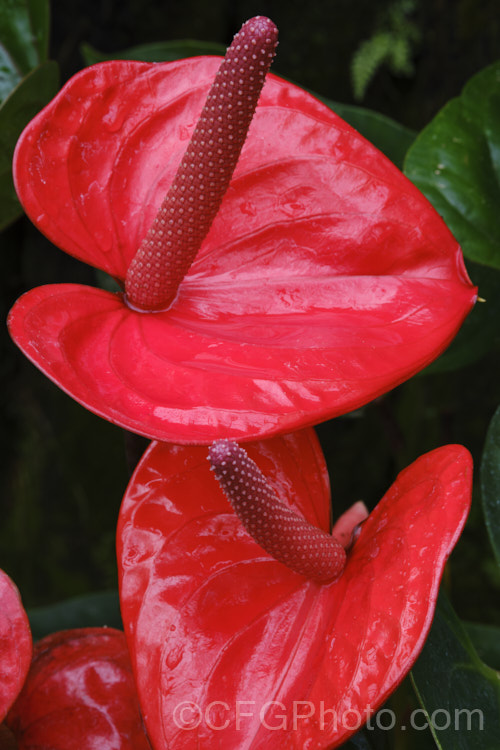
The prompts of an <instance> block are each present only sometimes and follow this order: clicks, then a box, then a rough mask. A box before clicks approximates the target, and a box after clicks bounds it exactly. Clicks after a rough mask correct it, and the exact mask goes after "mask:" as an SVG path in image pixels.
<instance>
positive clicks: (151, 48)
mask: <svg viewBox="0 0 500 750" xmlns="http://www.w3.org/2000/svg"><path fill="white" fill-rule="evenodd" d="M80 52H81V54H82V57H83V59H84V60H85V63H86V65H94V64H95V63H98V62H104V61H105V60H142V61H144V62H170V61H171V60H180V59H182V58H184V57H196V56H198V55H222V56H224V54H225V52H226V48H225V47H224V45H223V44H216V43H215V42H200V41H197V40H195V39H181V40H179V41H172V42H157V43H151V44H141V45H138V46H137V47H130V48H129V49H126V50H121V51H120V52H111V53H106V52H100V51H99V50H96V49H94V47H91V46H90V45H89V44H82V45H81V47H80Z"/></svg>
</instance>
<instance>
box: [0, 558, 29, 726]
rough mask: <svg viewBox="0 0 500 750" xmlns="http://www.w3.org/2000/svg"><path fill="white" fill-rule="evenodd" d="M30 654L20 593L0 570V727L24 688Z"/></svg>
mask: <svg viewBox="0 0 500 750" xmlns="http://www.w3.org/2000/svg"><path fill="white" fill-rule="evenodd" d="M31 653H32V640H31V630H30V626H29V622H28V617H27V615H26V612H25V610H24V607H23V605H22V602H21V597H20V596H19V591H18V590H17V587H16V586H15V584H14V583H13V582H12V581H11V579H10V578H9V576H8V575H7V574H6V573H4V572H3V570H0V724H1V723H2V721H3V719H4V717H5V715H6V714H7V711H8V710H9V708H10V707H11V705H12V704H13V703H14V701H15V699H16V698H17V696H18V694H19V692H20V690H21V688H22V686H23V683H24V680H25V678H26V675H27V673H28V669H29V666H30V662H31Z"/></svg>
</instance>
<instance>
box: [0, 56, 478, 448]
mask: <svg viewBox="0 0 500 750" xmlns="http://www.w3.org/2000/svg"><path fill="white" fill-rule="evenodd" d="M219 64H220V59H219V58H208V57H207V58H193V59H189V60H183V61H179V62H175V63H166V64H156V65H152V64H146V63H133V62H122V61H119V62H111V63H103V64H100V65H96V66H94V67H91V68H88V69H86V70H84V71H82V72H81V73H79V74H78V75H76V76H75V77H74V78H73V79H71V81H69V83H68V84H67V85H66V86H65V87H64V88H63V89H62V91H61V92H60V93H59V95H58V96H57V97H56V98H55V99H54V100H53V102H52V103H51V104H49V105H48V107H46V108H45V109H44V110H43V111H42V112H41V113H40V114H39V115H38V116H37V117H36V118H35V119H34V120H33V121H32V123H31V124H30V125H29V126H28V127H27V129H26V130H25V131H24V133H23V135H22V136H21V139H20V141H19V144H18V146H17V150H16V155H15V165H14V175H15V183H16V187H17V190H18V194H19V197H20V199H21V201H22V203H23V206H24V208H25V209H26V211H27V213H28V215H29V216H30V218H31V219H32V221H34V223H35V224H36V225H37V226H38V227H39V229H40V230H41V231H43V232H44V233H45V234H46V235H47V236H48V237H49V238H50V239H51V240H52V241H53V242H54V243H55V244H57V245H58V246H59V247H61V248H62V249H64V250H65V251H66V252H69V253H71V254H73V255H75V256H76V257H77V258H80V259H81V260H84V261H85V262H87V263H90V264H92V265H95V266H97V267H98V268H101V269H103V270H105V271H107V272H108V273H109V274H111V275H112V276H114V277H115V278H117V279H120V280H122V281H123V279H124V278H125V274H126V271H127V268H128V265H129V264H130V262H131V260H132V258H133V257H134V254H135V252H136V250H137V248H138V247H139V245H140V242H141V240H142V238H143V237H144V235H145V233H146V231H147V229H148V227H149V226H150V224H151V222H152V221H153V219H154V217H155V214H156V211H157V209H158V207H159V205H160V203H161V201H162V199H163V197H164V195H165V194H166V192H167V190H168V187H169V185H170V184H171V182H172V180H173V177H174V175H175V172H176V169H177V167H178V165H179V162H180V160H181V157H182V154H183V152H184V150H185V148H186V145H187V143H188V140H189V138H190V136H191V133H192V131H193V128H194V126H195V123H196V120H197V117H198V116H199V113H200V111H201V108H202V106H203V103H204V100H205V97H206V94H207V91H208V89H209V86H210V84H211V82H212V79H213V77H214V75H215V72H216V70H217V68H218V66H219ZM475 299H476V290H475V288H474V287H473V286H472V285H471V283H470V281H469V279H468V277H467V273H466V271H465V267H464V264H463V259H462V254H461V251H460V248H459V246H458V245H457V243H456V241H455V240H454V238H453V237H452V236H451V234H450V233H449V231H448V229H447V228H446V226H445V225H444V223H443V222H442V220H441V218H440V217H439V216H438V215H437V213H436V212H435V211H434V210H433V208H432V207H431V206H430V204H429V203H428V202H427V200H426V199H425V198H424V197H423V196H422V195H421V193H419V192H418V191H417V189H416V188H415V187H414V186H413V185H412V184H411V183H410V182H409V181H408V180H407V179H406V178H405V177H404V176H403V175H402V174H401V172H399V170H398V169H397V168H396V167H395V166H394V165H393V164H392V163H391V162H390V161H389V160H388V159H386V157H384V156H383V155H382V154H381V153H380V152H379V151H377V150H376V149H375V148H374V147H373V146H372V145H371V144H369V143H368V142H367V141H365V140H364V139H363V138H362V137H361V136H360V135H359V134H358V133H356V132H355V131H354V130H353V129H352V128H350V127H349V126H348V125H347V124H346V123H344V122H343V121H342V120H341V119H339V118H338V117H337V116H336V115H335V114H334V113H333V112H331V110H329V109H328V108H327V107H326V106H324V105H323V104H321V103H320V102H318V101H317V100H316V99H314V98H313V97H312V96H310V95H309V94H307V93H306V92H304V91H302V90H301V89H299V88H297V87H296V86H293V85H292V84H290V83H287V82H285V81H282V80H280V79H278V78H277V77H276V76H273V75H269V76H268V78H267V81H266V84H265V86H264V89H263V92H262V95H261V99H260V101H259V105H258V107H257V111H256V114H255V117H254V119H253V121H252V123H251V126H250V131H249V135H248V138H247V141H246V142H245V145H244V147H243V151H242V154H241V157H240V160H239V162H238V165H237V167H236V170H235V173H234V175H233V180H232V183H231V185H230V187H229V189H228V191H227V193H226V195H225V198H224V200H223V203H222V206H221V209H220V211H219V213H218V214H217V216H216V218H215V220H214V223H213V225H212V228H211V229H210V231H209V233H208V235H207V237H206V238H205V240H204V242H203V243H202V246H201V248H200V251H199V253H198V256H197V258H196V260H195V261H194V263H193V265H192V266H191V269H190V270H189V272H188V274H187V275H186V276H185V278H184V280H183V281H182V283H181V285H180V287H179V291H178V295H177V298H176V300H175V301H174V303H173V305H172V306H171V308H170V309H169V310H168V311H165V312H159V313H144V312H138V311H135V310H132V309H130V307H128V306H127V304H126V303H125V302H124V300H123V297H122V295H120V294H111V293H108V292H105V291H102V290H97V289H90V288H87V287H82V286H76V285H51V286H47V287H41V288H39V289H35V290H33V291H31V292H28V293H27V294H26V295H24V296H23V297H22V298H21V299H20V300H19V301H18V303H17V304H16V305H15V306H14V308H13V310H12V312H11V314H10V319H9V326H10V331H11V335H12V337H13V339H14V340H15V341H16V343H17V344H18V345H19V346H20V348H21V349H22V350H23V351H24V353H25V354H26V355H27V356H28V357H29V358H30V359H31V360H32V361H33V362H34V363H35V364H36V365H37V366H38V367H39V368H40V369H41V370H42V371H43V372H44V373H45V374H46V375H47V376H48V377H49V378H51V379H52V380H54V381H55V382H56V383H57V384H58V385H59V386H60V387H61V388H62V389H63V390H65V391H66V392H68V393H69V394H70V395H71V396H73V398H75V399H76V400H77V401H79V402H80V403H81V404H83V405H84V406H86V407H87V408H89V409H90V410H91V411H93V412H95V413H97V414H99V415H101V416H103V417H105V418H106V419H109V420H110V421H111V422H114V423H116V424H119V425H121V426H122V427H125V428H126V429H129V430H132V431H135V432H138V433H141V434H143V435H146V436H148V437H150V438H156V439H160V440H164V441H171V442H176V443H207V444H208V443H210V442H212V441H213V440H215V439H218V438H221V437H224V438H229V439H235V440H239V441H246V440H251V439H255V438H259V437H263V436H269V435H273V434H279V433H282V432H284V431H290V430H292V429H295V428H297V427H301V426H306V425H310V424H315V423H317V422H319V421H322V420H324V419H327V418H330V417H333V416H336V415H339V414H342V413H345V412H347V411H350V410H352V409H355V408H357V407H359V406H361V405H362V404H364V403H367V402H368V401H370V400H371V399H373V398H375V397H377V396H379V395H380V394H382V393H384V392H385V391H387V390H389V389H391V388H392V387H394V386H395V385H397V384H399V383H401V382H402V381H404V380H405V379H407V378H409V377H410V376H411V375H413V374H414V373H415V372H417V371H418V370H420V369H421V368H423V367H425V366H426V365H427V364H428V363H429V362H431V361H432V360H433V359H434V358H435V357H437V356H438V355H439V354H440V353H441V352H442V351H443V349H444V348H445V347H446V346H447V345H448V344H449V343H450V341H451V339H452V338H453V336H454V335H455V334H456V332H457V330H458V328H459V327H460V325H461V323H462V321H463V319H464V317H465V316H466V315H467V313H468V312H469V310H470V309H471V307H472V305H473V304H474V301H475Z"/></svg>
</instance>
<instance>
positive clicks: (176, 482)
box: [117, 430, 472, 750]
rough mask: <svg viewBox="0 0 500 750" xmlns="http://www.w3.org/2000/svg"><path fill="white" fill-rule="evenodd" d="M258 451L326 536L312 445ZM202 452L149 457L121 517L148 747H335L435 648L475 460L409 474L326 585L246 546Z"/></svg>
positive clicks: (291, 441)
mask: <svg viewBox="0 0 500 750" xmlns="http://www.w3.org/2000/svg"><path fill="white" fill-rule="evenodd" d="M247 447H248V452H249V455H250V456H251V458H252V459H253V460H254V461H256V463H257V464H258V465H259V467H260V468H261V470H262V471H263V472H264V473H265V474H266V475H267V476H268V478H269V479H270V481H271V484H272V485H273V487H274V488H275V490H276V491H277V492H278V493H279V495H280V497H281V499H282V500H283V502H286V503H287V504H290V505H291V506H292V507H294V508H295V509H297V510H298V511H299V512H301V513H302V514H303V515H304V516H305V517H306V518H307V519H308V520H309V521H310V522H312V523H315V524H317V525H318V526H320V527H321V528H323V529H329V525H330V522H329V507H330V500H329V491H328V484H327V482H326V480H325V467H324V462H323V458H322V455H321V453H320V451H319V448H318V445H317V443H316V440H315V437H314V434H313V432H312V431H309V430H305V431H301V432H298V433H294V434H292V435H286V436H283V437H281V438H274V439H271V440H267V441H263V442H260V443H251V444H249V445H248V446H247ZM206 454H207V451H206V449H204V448H202V447H197V448H186V447H181V446H167V445H163V444H159V443H157V444H153V445H152V446H151V447H150V449H149V450H148V451H147V453H146V454H145V456H144V458H143V459H142V461H141V463H140V464H139V466H138V468H137V470H136V473H135V475H134V477H133V478H132V481H131V483H130V485H129V488H128V490H127V493H126V495H125V498H124V501H123V505H122V509H121V512H120V521H119V527H118V537H117V538H118V559H119V570H120V588H121V591H120V596H121V603H122V614H123V618H124V623H125V630H126V635H127V639H128V643H129V647H130V650H131V658H132V662H133V664H134V669H135V675H136V680H137V686H138V692H139V699H140V701H141V703H142V709H143V713H144V719H145V722H146V726H147V728H148V732H149V734H150V737H151V740H152V743H153V744H154V747H155V749H156V750H166V748H171V747H175V748H176V750H195V749H196V748H198V747H211V748H212V747H213V748H217V750H243V749H245V750H247V748H250V747H251V748H259V750H275V748H276V747H280V748H284V749H285V748H286V750H303V748H307V749H308V750H327V748H332V747H336V746H337V745H338V744H340V743H341V742H343V741H344V740H345V739H346V738H347V736H348V735H349V734H351V733H352V732H353V731H355V730H356V729H357V728H358V727H359V724H360V723H361V722H362V721H364V720H366V718H367V717H368V716H369V714H370V712H371V711H373V710H375V709H376V708H377V707H378V706H379V705H380V704H381V702H382V701H383V700H385V698H386V697H387V695H388V694H389V693H390V691H391V690H393V689H394V687H395V686H396V685H397V684H398V683H399V681H400V680H401V679H402V678H403V676H404V675H405V674H406V673H407V672H408V670H409V669H410V668H411V665H412V664H413V662H414V660H415V659H416V657H417V655H418V653H419V651H420V649H421V647H422V645H423V642H424V639H425V636H426V634H427V631H428V629H429V627H430V623H431V619H432V615H433V611H434V606H435V601H436V597H437V590H438V585H439V581H440V577H441V574H442V571H443V567H444V564H445V561H446V559H447V557H448V555H449V553H450V551H451V549H452V547H453V545H454V544H455V542H456V540H457V538H458V535H459V533H460V530H461V528H462V526H463V523H464V522H465V518H466V515H467V512H468V508H469V503H470V493H471V478H472V467H471V458H470V455H469V453H468V452H467V451H466V450H465V449H464V448H462V447H461V446H456V445H450V446H445V447H443V448H439V449H437V450H435V451H433V452H431V453H429V454H427V455H425V456H422V457H421V458H419V459H418V460H417V461H415V462H414V463H413V464H412V465H411V466H410V467H408V468H407V469H406V470H405V471H403V472H402V473H401V474H400V475H399V476H398V478H397V479H396V482H395V483H394V485H393V486H392V487H391V488H390V490H389V491H388V492H387V494H386V495H385V496H384V498H383V499H382V500H381V501H380V503H379V504H378V505H377V507H376V508H375V510H374V511H373V512H372V513H371V514H370V516H369V517H368V519H367V520H366V521H364V523H363V524H362V527H361V530H360V534H359V537H358V538H357V539H356V541H355V543H354V545H353V547H352V549H351V550H350V552H349V553H348V559H347V565H346V568H345V571H344V573H343V575H342V576H341V577H340V579H338V580H337V581H335V582H333V583H331V584H328V585H320V584H316V583H313V582H311V581H307V580H306V579H304V578H303V577H302V576H300V575H298V574H296V573H293V572H291V571H290V570H288V569H287V568H286V567H285V566H284V565H282V564H281V563H278V562H276V561H274V560H273V559H272V558H271V557H270V556H269V555H267V554H266V553H265V552H263V551H262V550H261V548H260V547H259V546H258V545H257V544H256V543H255V542H254V541H253V540H252V539H251V538H250V537H249V535H248V534H247V533H246V532H245V531H244V529H243V528H242V526H241V523H240V522H239V520H238V519H237V517H236V516H235V514H234V513H232V511H231V508H230V506H229V503H228V502H227V501H226V500H225V498H224V496H223V494H222V491H221V490H220V489H219V487H218V485H217V483H216V481H215V479H213V477H212V478H211V477H210V472H209V468H208V462H207V460H206ZM358 510H359V511H360V517H361V518H362V516H363V515H364V514H363V512H362V509H358ZM354 515H356V514H354ZM294 706H295V709H296V721H295V723H294V714H293V711H294ZM297 714H301V716H302V718H299V717H298V716H297ZM356 717H357V720H358V721H356Z"/></svg>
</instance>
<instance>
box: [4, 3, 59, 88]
mask: <svg viewBox="0 0 500 750" xmlns="http://www.w3.org/2000/svg"><path fill="white" fill-rule="evenodd" d="M48 39H49V3H48V0H2V2H1V3H0V103H1V102H3V100H4V99H6V97H7V96H9V94H10V92H11V91H12V90H13V89H14V88H15V87H16V86H17V85H18V83H19V82H20V81H21V79H22V78H24V76H25V75H26V74H27V73H29V72H30V70H33V68H36V67H38V65H40V63H42V62H45V60H46V59H47V48H48Z"/></svg>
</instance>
